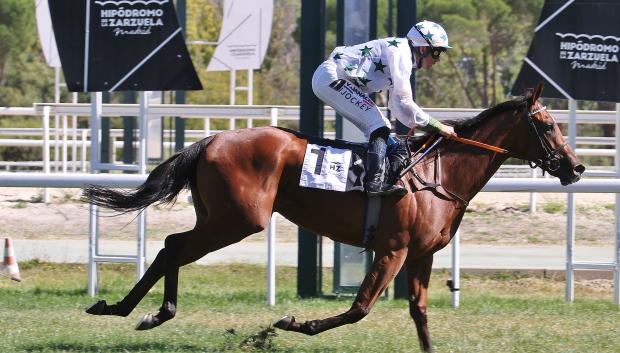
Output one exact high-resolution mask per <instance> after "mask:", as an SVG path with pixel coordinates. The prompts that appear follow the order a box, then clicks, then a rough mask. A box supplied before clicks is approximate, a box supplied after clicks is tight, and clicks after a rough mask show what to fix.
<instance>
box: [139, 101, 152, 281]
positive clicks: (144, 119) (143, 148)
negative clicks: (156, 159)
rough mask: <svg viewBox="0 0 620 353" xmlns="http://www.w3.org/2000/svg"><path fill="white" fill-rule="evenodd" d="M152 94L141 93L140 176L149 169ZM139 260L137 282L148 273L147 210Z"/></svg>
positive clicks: (141, 223)
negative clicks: (148, 149) (148, 148)
mask: <svg viewBox="0 0 620 353" xmlns="http://www.w3.org/2000/svg"><path fill="white" fill-rule="evenodd" d="M150 94H151V92H148V91H146V92H140V130H139V135H138V136H139V156H138V167H139V169H140V174H146V167H147V162H148V161H147V156H148V154H147V146H148V145H147V133H148V109H149V96H150ZM136 240H137V243H138V248H137V253H136V256H137V260H136V282H138V281H139V280H140V278H142V276H143V275H144V271H146V209H144V210H142V212H140V215H139V217H138V232H137V239H136Z"/></svg>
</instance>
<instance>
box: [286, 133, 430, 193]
mask: <svg viewBox="0 0 620 353" xmlns="http://www.w3.org/2000/svg"><path fill="white" fill-rule="evenodd" d="M278 128H279V129H282V130H284V131H287V132H289V133H292V134H294V135H296V136H298V137H300V138H303V139H305V140H307V141H308V144H309V145H312V146H313V148H312V150H310V151H311V153H309V151H306V158H305V159H304V167H302V168H308V170H307V171H305V170H302V178H301V180H300V185H301V186H303V187H312V188H319V189H326V190H336V191H345V192H348V191H364V182H365V176H366V166H365V164H366V154H367V151H368V143H359V142H350V141H345V140H340V139H335V140H333V139H325V138H321V137H315V136H309V135H305V134H303V133H300V132H299V131H295V130H289V129H286V128H281V127H278ZM424 139H425V138H419V137H416V138H413V139H408V140H406V139H401V138H399V137H390V139H389V141H388V147H387V152H386V160H385V167H384V171H383V172H384V180H385V181H387V182H389V183H392V184H393V183H395V182H396V181H397V180H398V179H400V173H401V172H402V171H403V169H404V168H406V167H407V166H408V165H409V164H410V160H411V150H416V149H417V148H419V147H420V146H421V145H422V144H423V141H424ZM317 150H322V151H324V153H322V154H321V155H320V156H319V157H317V154H316V151H317ZM340 150H345V151H350V154H351V155H350V162H349V163H348V170H346V171H343V170H342V169H343V164H344V163H342V160H334V161H331V160H330V159H329V158H330V153H329V152H332V153H333V154H335V153H337V152H338V151H340ZM325 151H326V152H325ZM334 151H335V152H334ZM308 158H313V160H312V162H308V161H307V159H308ZM317 158H318V159H319V160H320V162H317V161H316V160H317ZM318 164H327V166H326V167H323V166H318ZM318 170H323V172H325V173H329V172H331V171H338V172H342V173H346V176H344V177H343V179H346V186H343V187H335V186H332V185H328V184H327V183H328V182H327V181H323V180H319V181H315V179H313V180H312V181H308V180H304V173H306V172H307V173H308V174H311V175H312V177H314V176H315V175H316V174H317V171H318ZM317 179H318V178H317ZM304 182H305V184H304Z"/></svg>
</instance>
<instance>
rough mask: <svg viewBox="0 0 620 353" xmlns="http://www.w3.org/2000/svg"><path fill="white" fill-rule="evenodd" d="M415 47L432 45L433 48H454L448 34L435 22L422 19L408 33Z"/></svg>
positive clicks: (408, 37)
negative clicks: (450, 43)
mask: <svg viewBox="0 0 620 353" xmlns="http://www.w3.org/2000/svg"><path fill="white" fill-rule="evenodd" d="M407 39H409V40H410V41H411V43H412V45H413V46H414V47H427V46H428V47H431V48H432V49H439V50H447V49H450V48H452V47H451V46H450V45H448V34H447V33H446V31H445V30H444V29H443V27H441V26H440V25H438V24H437V23H435V22H431V21H426V20H424V21H422V22H418V23H416V25H415V26H413V27H411V29H410V30H409V33H407Z"/></svg>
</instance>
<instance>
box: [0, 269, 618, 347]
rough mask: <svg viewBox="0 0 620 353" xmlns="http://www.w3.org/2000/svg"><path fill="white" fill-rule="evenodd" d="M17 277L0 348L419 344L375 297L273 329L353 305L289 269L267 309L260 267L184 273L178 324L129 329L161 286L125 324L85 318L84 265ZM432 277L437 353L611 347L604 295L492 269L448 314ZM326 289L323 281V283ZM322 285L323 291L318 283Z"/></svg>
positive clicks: (471, 283) (121, 276)
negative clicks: (329, 324)
mask: <svg viewBox="0 0 620 353" xmlns="http://www.w3.org/2000/svg"><path fill="white" fill-rule="evenodd" d="M20 265H21V270H22V271H21V272H22V273H21V274H22V277H23V278H24V282H23V283H21V284H17V283H13V282H9V281H8V280H6V279H4V278H0V280H1V281H0V307H1V308H2V310H0V324H1V327H2V329H1V331H0V352H5V353H9V352H69V353H71V352H87V353H88V352H119V353H120V352H335V353H336V352H337V353H341V352H352V353H354V352H415V351H417V347H418V342H417V337H416V335H415V329H414V324H413V322H412V320H411V318H410V317H409V314H408V308H407V302H406V301H404V300H387V299H383V300H380V301H379V302H378V303H377V305H376V306H375V308H374V309H373V311H372V312H371V314H370V315H368V316H367V317H366V318H365V319H364V320H362V321H360V322H359V323H357V324H354V325H347V326H344V327H341V328H338V329H335V330H331V331H327V332H324V333H322V334H320V335H317V336H313V337H308V336H304V335H300V334H297V333H291V332H283V331H279V330H275V331H272V330H271V329H270V324H272V323H273V322H274V321H276V320H277V319H279V318H280V317H281V316H282V315H284V314H293V315H295V316H296V317H297V318H298V319H299V320H302V321H304V320H309V319H316V318H323V317H327V316H331V315H335V314H338V313H341V312H343V311H345V310H346V309H348V307H349V306H350V303H351V300H352V299H351V298H339V299H309V300H300V299H297V298H296V295H295V288H296V284H295V278H296V273H295V269H294V268H290V267H279V268H278V270H277V274H278V277H277V290H278V292H277V305H276V306H275V307H273V308H272V307H269V306H267V305H266V304H265V289H264V288H265V272H264V268H263V267H260V266H250V265H229V266H189V267H186V268H183V269H182V270H181V274H180V287H179V308H178V313H177V317H176V318H174V319H173V320H171V321H170V322H167V323H165V324H164V325H162V326H161V327H158V328H156V329H154V330H151V331H134V330H133V327H134V325H135V324H136V322H137V321H138V320H139V318H140V316H141V315H142V314H145V313H147V312H155V311H156V310H157V308H158V307H159V305H160V304H161V303H160V302H161V297H162V285H161V283H159V284H158V285H157V286H156V287H155V288H154V289H153V290H152V291H151V292H150V293H149V295H147V297H146V298H145V299H144V300H143V302H142V303H141V304H140V305H139V306H138V308H137V309H136V310H135V311H134V312H133V313H132V314H131V315H130V316H129V317H127V318H121V317H97V316H90V315H87V314H85V313H84V309H85V308H86V307H87V306H89V305H90V304H91V303H92V302H94V299H92V298H90V297H88V296H87V295H86V290H85V285H86V266H84V265H68V264H63V265H57V264H47V263H38V262H30V263H23V264H20ZM447 276H448V274H447V273H444V272H441V273H435V274H434V275H433V278H434V280H433V282H432V283H431V289H430V307H429V327H430V331H431V335H432V338H433V340H434V344H435V347H436V351H437V352H618V351H620V310H619V309H618V307H617V306H616V305H614V304H613V303H612V302H611V291H610V290H599V289H595V288H589V287H586V286H584V285H579V286H577V287H576V297H577V298H578V299H577V300H576V302H575V303H573V304H567V303H565V302H564V300H563V293H564V285H563V282H556V281H552V280H549V279H538V278H532V277H523V275H518V276H512V275H509V274H498V275H492V276H473V275H468V276H463V278H462V283H461V307H460V308H459V309H453V308H452V307H451V304H450V293H449V292H448V290H447V288H446V287H445V285H444V283H445V280H446V279H447ZM101 277H102V283H101V291H100V295H99V296H100V297H101V298H105V299H107V300H108V302H115V301H117V300H119V299H120V298H122V296H123V295H124V294H125V293H126V292H127V291H128V290H129V288H130V287H131V285H132V282H133V279H134V269H133V267H131V266H125V265H106V266H103V268H102V271H101ZM324 281H325V282H326V283H331V282H330V280H329V278H325V279H324ZM324 288H325V289H326V290H327V286H325V287H324Z"/></svg>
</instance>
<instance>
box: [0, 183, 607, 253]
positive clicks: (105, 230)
mask: <svg viewBox="0 0 620 353" xmlns="http://www.w3.org/2000/svg"><path fill="white" fill-rule="evenodd" d="M51 193H52V196H53V198H52V203H51V204H49V205H46V204H44V203H42V202H40V196H39V195H40V190H39V189H29V188H0V212H2V217H1V219H0V237H4V236H10V237H13V238H18V239H19V238H27V239H60V238H69V239H78V238H85V237H86V235H87V234H88V205H87V204H84V203H82V202H80V201H79V191H78V190H75V189H51ZM537 199H538V202H537V203H538V212H536V213H534V214H530V213H529V211H528V207H529V194H527V193H480V194H479V195H478V196H476V198H474V200H473V201H472V203H471V205H470V206H469V208H468V212H467V214H466V215H465V218H464V220H463V223H462V225H461V237H462V238H461V239H462V242H463V243H469V244H502V245H509V244H515V245H516V244H518V245H524V244H533V245H535V244H539V245H542V244H557V245H560V244H563V243H564V242H565V234H566V215H565V213H564V212H565V203H566V195H565V194H544V193H540V194H537ZM576 200H577V222H576V238H577V243H578V244H579V245H611V244H613V242H614V234H615V229H614V227H615V220H614V209H615V205H614V201H615V198H614V195H613V194H576ZM109 216H111V214H104V217H102V218H101V232H102V234H103V236H104V237H105V238H106V239H119V240H120V239H123V240H131V239H134V238H135V230H136V225H135V222H133V223H132V220H133V218H134V217H135V215H124V216H114V217H109ZM194 217H195V216H194V211H193V207H192V206H191V204H190V203H189V202H188V201H187V195H186V194H184V195H182V196H181V197H179V200H178V202H177V204H176V205H174V206H173V207H172V208H168V207H150V208H149V209H148V238H149V239H151V240H158V239H163V238H164V237H165V236H166V235H168V234H171V233H176V232H179V231H183V230H187V229H189V228H191V227H192V225H193V223H194ZM280 219H281V221H279V222H278V241H296V240H297V228H296V226H294V225H293V224H291V223H290V222H288V221H286V220H284V219H283V218H280ZM263 236H264V235H263V234H257V235H254V236H252V237H250V238H249V239H250V240H262V238H263Z"/></svg>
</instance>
